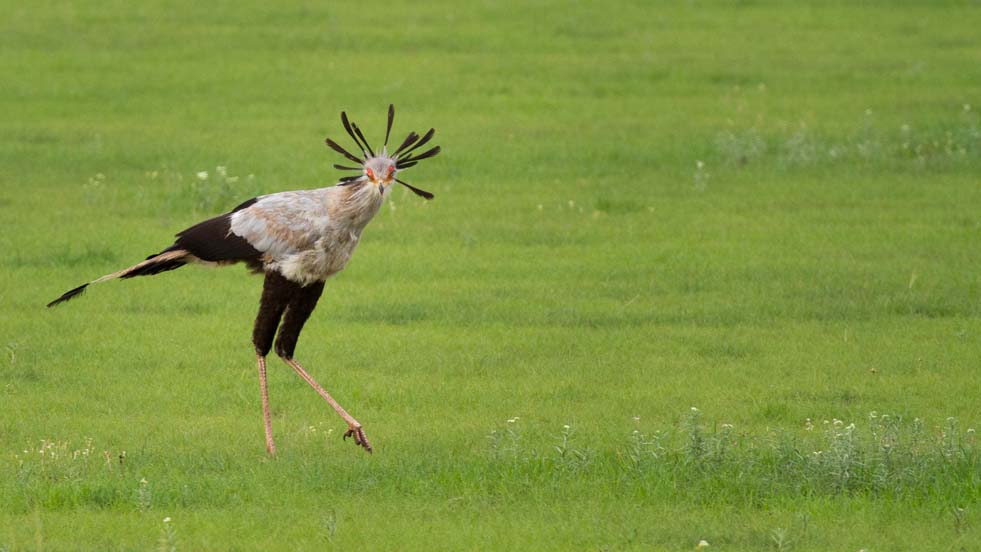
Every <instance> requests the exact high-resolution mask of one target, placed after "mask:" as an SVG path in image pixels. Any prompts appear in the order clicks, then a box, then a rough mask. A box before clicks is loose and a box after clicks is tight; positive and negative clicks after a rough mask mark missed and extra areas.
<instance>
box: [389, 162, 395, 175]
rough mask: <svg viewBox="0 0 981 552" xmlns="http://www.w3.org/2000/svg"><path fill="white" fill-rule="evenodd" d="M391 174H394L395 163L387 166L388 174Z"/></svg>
mask: <svg viewBox="0 0 981 552" xmlns="http://www.w3.org/2000/svg"><path fill="white" fill-rule="evenodd" d="M393 174H395V165H392V166H391V167H389V168H388V176H392V175H393Z"/></svg>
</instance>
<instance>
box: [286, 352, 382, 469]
mask: <svg viewBox="0 0 981 552" xmlns="http://www.w3.org/2000/svg"><path fill="white" fill-rule="evenodd" d="M283 360H284V361H286V364H289V365H290V366H292V367H293V369H294V370H296V373H297V374H299V375H300V377H301V378H303V381H305V382H307V383H308V384H310V387H313V389H314V390H315V391H316V392H317V393H319V394H320V396H321V397H323V398H324V400H325V401H327V403H328V404H330V405H331V406H332V407H334V410H336V411H337V413H338V414H340V415H341V418H344V421H345V422H347V427H348V430H347V433H345V434H344V438H345V439H347V438H348V437H354V443H355V444H357V445H361V446H362V447H364V449H365V450H366V451H368V452H371V445H370V444H368V438H367V437H365V435H364V430H363V429H361V424H360V423H358V421H357V420H355V419H354V417H353V416H351V415H350V414H348V413H347V411H346V410H344V408H343V407H342V406H341V405H339V404H338V403H337V401H335V400H334V397H331V396H330V393H328V392H327V391H325V390H324V388H323V387H320V384H319V383H317V382H316V381H315V380H314V379H313V378H312V377H311V376H310V374H308V373H307V371H306V370H304V369H303V367H302V366H300V363H299V362H297V361H296V360H294V359H292V358H284V359H283Z"/></svg>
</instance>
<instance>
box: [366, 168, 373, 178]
mask: <svg viewBox="0 0 981 552" xmlns="http://www.w3.org/2000/svg"><path fill="white" fill-rule="evenodd" d="M365 172H367V173H368V178H370V179H372V180H374V179H375V173H373V172H372V171H371V169H365Z"/></svg>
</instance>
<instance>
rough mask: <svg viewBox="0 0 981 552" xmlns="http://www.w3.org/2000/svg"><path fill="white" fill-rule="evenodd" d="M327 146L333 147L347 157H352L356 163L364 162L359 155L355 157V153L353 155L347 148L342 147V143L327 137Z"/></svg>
mask: <svg viewBox="0 0 981 552" xmlns="http://www.w3.org/2000/svg"><path fill="white" fill-rule="evenodd" d="M327 147H329V148H330V149H332V150H334V151H336V152H337V153H339V154H341V155H343V156H344V157H347V158H348V159H350V160H351V161H354V162H355V163H359V164H360V163H364V160H363V159H358V158H357V157H355V156H354V155H352V154H351V152H349V151H347V150H346V149H344V148H343V147H341V145H340V144H338V143H337V142H335V141H333V140H331V139H330V138H328V139H327Z"/></svg>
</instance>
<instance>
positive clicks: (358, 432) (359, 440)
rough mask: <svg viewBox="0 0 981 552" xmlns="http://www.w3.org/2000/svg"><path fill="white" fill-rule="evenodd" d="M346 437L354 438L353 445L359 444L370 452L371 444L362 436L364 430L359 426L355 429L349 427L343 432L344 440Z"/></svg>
mask: <svg viewBox="0 0 981 552" xmlns="http://www.w3.org/2000/svg"><path fill="white" fill-rule="evenodd" d="M348 437H353V438H354V444H355V445H361V446H362V447H364V449H365V450H366V451H368V452H371V445H370V444H368V438H367V437H365V436H364V430H363V429H361V428H360V427H359V428H357V429H354V428H350V429H348V430H347V432H346V433H345V434H344V440H345V441H347V438H348Z"/></svg>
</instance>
